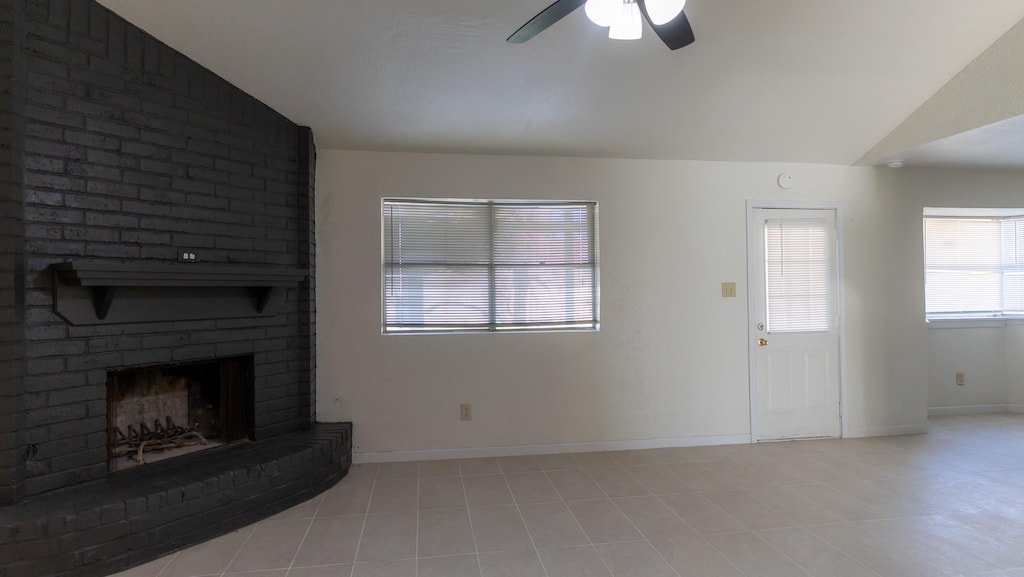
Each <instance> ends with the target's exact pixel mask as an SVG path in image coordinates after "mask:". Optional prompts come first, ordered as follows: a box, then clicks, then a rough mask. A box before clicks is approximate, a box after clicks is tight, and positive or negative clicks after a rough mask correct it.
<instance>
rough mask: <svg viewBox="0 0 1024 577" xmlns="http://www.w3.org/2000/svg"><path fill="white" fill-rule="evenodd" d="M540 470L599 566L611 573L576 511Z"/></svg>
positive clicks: (581, 469) (573, 459)
mask: <svg viewBox="0 0 1024 577" xmlns="http://www.w3.org/2000/svg"><path fill="white" fill-rule="evenodd" d="M569 458H570V459H572V462H573V463H576V466H577V467H579V471H580V472H583V467H582V466H580V464H579V462H578V461H577V460H576V458H575V457H573V456H572V455H569ZM569 470H571V469H569ZM541 472H542V473H544V478H545V479H547V482H548V484H550V485H551V488H552V489H554V490H555V494H556V495H558V502H559V503H561V504H562V506H563V507H565V510H566V511H568V512H569V516H570V517H572V520H573V521H575V522H576V526H577V527H579V529H580V533H583V536H584V537H585V538H586V539H587V543H589V547H590V550H591V551H593V552H594V554H595V555H597V558H598V560H599V561H601V566H602V567H604V570H605V571H607V572H608V574H609V575H612V568H611V567H609V566H608V563H607V562H606V561H605V560H604V557H602V556H601V553H600V552H599V551H598V550H597V546H596V545H594V541H593V540H592V539H591V538H590V535H587V532H586V531H585V530H584V529H583V525H581V524H580V520H579V519H577V518H576V513H573V512H572V509H570V508H569V503H567V502H566V500H565V497H563V496H562V494H561V493H560V492H559V491H558V487H555V484H554V483H552V482H551V478H550V477H548V472H547V471H541ZM588 477H589V475H588ZM598 488H600V487H598ZM527 531H529V529H527ZM607 544H608V543H605V545H607ZM539 555H540V553H538V556H539Z"/></svg>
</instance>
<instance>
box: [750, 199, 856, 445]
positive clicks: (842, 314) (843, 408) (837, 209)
mask: <svg viewBox="0 0 1024 577" xmlns="http://www.w3.org/2000/svg"><path fill="white" fill-rule="evenodd" d="M759 208H766V209H772V208H775V209H791V210H831V211H832V212H833V213H835V222H836V239H835V242H836V246H835V252H836V279H835V281H836V317H837V320H836V323H837V326H836V330H837V331H838V333H839V334H838V346H839V367H838V368H839V375H838V376H839V427H840V429H839V430H840V433H839V434H840V438H845V437H848V436H849V435H850V430H849V418H848V416H847V409H848V407H849V403H847V394H846V389H847V387H846V306H845V299H844V295H843V293H844V290H843V278H844V275H843V250H842V248H843V228H842V223H843V220H842V215H843V207H842V205H841V204H839V203H838V202H806V201H797V200H762V199H757V200H753V199H748V200H747V229H746V236H747V331H746V337H747V379H748V386H749V387H750V442H751V443H757V442H759V441H758V438H757V371H756V366H755V359H754V354H755V353H756V351H757V349H756V345H755V344H754V340H755V339H754V331H755V330H756V327H755V326H754V319H753V315H754V306H755V303H754V294H755V291H754V285H753V283H754V279H755V278H756V276H757V273H756V271H755V270H754V261H753V259H752V258H751V257H752V256H754V255H753V253H754V247H753V239H752V238H750V229H751V225H752V224H753V222H754V210H755V209H759Z"/></svg>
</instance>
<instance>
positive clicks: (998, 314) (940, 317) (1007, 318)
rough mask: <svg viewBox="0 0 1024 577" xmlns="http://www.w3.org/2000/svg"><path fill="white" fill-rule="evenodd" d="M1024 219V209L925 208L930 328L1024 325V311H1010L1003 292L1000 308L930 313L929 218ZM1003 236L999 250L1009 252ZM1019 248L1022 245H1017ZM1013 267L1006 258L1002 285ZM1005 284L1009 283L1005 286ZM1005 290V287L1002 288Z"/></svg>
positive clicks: (927, 319) (1001, 270)
mask: <svg viewBox="0 0 1024 577" xmlns="http://www.w3.org/2000/svg"><path fill="white" fill-rule="evenodd" d="M1022 218H1024V208H947V207H941V208H934V207H925V208H924V210H923V215H922V219H921V231H922V249H923V256H924V258H923V259H922V260H923V265H924V266H923V268H924V271H923V272H924V282H925V303H924V305H925V323H926V324H927V325H928V326H929V327H930V328H973V327H994V326H1005V325H1007V324H1024V311H1020V312H1012V311H1007V310H1006V304H1007V301H1006V296H1005V294H1003V293H1002V292H1001V293H1000V305H1001V306H1002V310H1000V311H973V312H970V311H969V312H930V311H929V310H928V299H927V286H928V275H929V270H930V269H929V262H928V234H927V229H928V221H929V220H940V219H947V220H993V221H1007V220H1020V219H1022ZM1003 242H1004V240H1003V236H1002V235H1001V236H1000V244H999V247H998V250H999V252H1000V253H1003V254H1005V252H1004V251H1005V245H1004V244H1003ZM1017 248H1018V249H1019V248H1021V247H1017ZM1008 269H1009V267H1008V265H1007V263H1006V262H1005V261H1003V262H1001V263H1000V265H999V274H1000V284H1001V285H1003V281H1002V275H1004V274H1005V273H1006V271H1007V270H1008ZM1003 286H1005V285H1003ZM1000 290H1002V288H1001V289H1000Z"/></svg>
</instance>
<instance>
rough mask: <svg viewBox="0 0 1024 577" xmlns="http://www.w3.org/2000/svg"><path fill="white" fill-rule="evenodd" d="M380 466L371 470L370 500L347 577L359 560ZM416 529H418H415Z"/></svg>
mask: <svg viewBox="0 0 1024 577" xmlns="http://www.w3.org/2000/svg"><path fill="white" fill-rule="evenodd" d="M379 471H380V465H377V468H375V469H374V470H373V485H371V486H370V498H369V499H367V500H366V514H364V515H363V526H362V528H360V529H359V541H357V542H356V551H355V553H353V554H352V569H350V570H349V572H348V575H349V577H353V576H354V575H355V573H356V561H357V560H358V559H359V547H360V546H361V545H362V544H363V533H364V532H366V520H367V519H368V518H369V517H370V504H371V503H373V494H374V493H375V492H376V491H377V473H378V472H379ZM417 529H418V528H417Z"/></svg>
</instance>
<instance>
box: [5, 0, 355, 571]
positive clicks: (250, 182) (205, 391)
mask: <svg viewBox="0 0 1024 577" xmlns="http://www.w3.org/2000/svg"><path fill="white" fill-rule="evenodd" d="M0 46H2V49H0V208H2V211H0V576H2V577H14V576H21V575H26V576H28V575H104V574H106V573H108V572H112V571H114V570H118V569H123V568H126V567H128V566H129V565H131V564H136V563H139V562H142V561H145V560H147V559H149V558H152V557H153V556H155V555H158V554H161V553H165V552H168V551H171V550H174V549H176V548H179V547H183V546H186V545H188V544H191V543H193V542H195V541H197V540H200V539H204V538H209V537H212V536H214V535H216V534H218V533H223V532H225V531H228V530H231V529H232V528H234V527H237V526H238V525H240V524H244V523H248V522H251V521H253V520H255V519H258V518H259V517H260V516H262V515H266V514H269V513H272V512H274V511H276V510H280V509H281V508H283V507H286V506H288V505H290V504H292V503H294V502H297V501H298V500H301V499H303V498H307V497H308V496H310V495H312V494H314V493H315V492H317V491H319V490H322V489H324V488H326V487H328V486H330V485H331V484H333V483H334V482H336V481H337V480H338V479H339V478H341V476H343V475H344V474H345V472H346V471H347V468H348V463H349V462H350V458H351V428H350V426H348V425H344V424H342V425H326V424H317V423H316V415H315V404H316V403H315V389H314V383H315V361H314V359H315V334H316V325H315V285H316V283H315V278H316V271H315V266H314V264H315V263H314V261H315V258H314V257H315V240H314V238H313V228H314V227H313V200H314V190H313V182H314V169H315V163H316V160H315V157H316V153H315V147H314V145H313V137H312V134H311V133H310V131H309V130H308V129H307V128H304V127H300V126H297V125H296V124H294V123H292V122H291V121H289V120H288V119H287V118H285V117H283V116H281V115H280V114H278V113H276V112H275V111H273V110H271V109H270V108H268V107H267V106H265V105H264V104H262V103H261V102H259V101H257V100H256V99H254V98H253V97H251V96H249V95H247V94H246V93H244V92H242V91H241V90H239V89H237V88H235V87H234V86H232V85H230V84H229V83H227V82H226V81H224V80H223V79H221V78H220V77H218V76H216V75H215V74H213V73H212V72H210V71H209V70H206V69H205V68H203V67H202V66H200V65H198V64H196V63H195V62H192V61H191V60H189V59H188V58H186V57H185V56H183V55H181V54H180V53H178V52H176V51H174V50H173V49H171V48H170V47H168V46H166V45H164V44H162V43H161V42H159V41H158V40H156V39H154V38H153V37H151V36H149V35H148V34H146V33H145V32H144V31H142V30H140V29H138V28H135V27H134V26H132V25H131V24H129V23H127V22H126V21H124V20H123V19H121V18H120V17H118V16H116V15H114V14H112V13H111V12H109V11H108V10H106V9H105V8H103V7H102V6H100V5H99V4H98V3H96V2H95V1H93V0H0ZM214 375H216V376H217V378H216V379H215V381H216V383H215V384H210V383H212V382H213V381H212V380H211V379H213V376H214ZM148 378H153V379H156V381H155V382H156V384H153V383H149V382H147V383H143V382H144V381H145V380H146V379H148ZM161 379H162V380H161ZM143 393H152V394H153V396H154V397H160V399H161V400H160V401H155V400H154V401H153V402H151V403H150V406H148V407H147V406H145V403H144V402H143V401H141V400H140V395H143ZM192 397H194V398H192ZM190 398H191V401H190ZM190 402H191V404H190ZM153 403H155V405H154V404H153ZM160 403H164V404H163V405H161V404H160ZM133 411H134V412H133ZM182 411H184V412H182ZM172 412H173V414H172ZM129 413H131V414H132V416H131V417H130V418H129V417H125V415H127V414H129ZM122 417H124V418H122ZM119 419H120V420H119ZM126 419H127V420H126ZM133 421H137V424H136V423H134V422H133ZM130 423H131V428H132V429H133V430H134V437H133V433H132V432H130V431H129V430H128V429H129V424H130ZM143 425H145V428H146V429H147V430H148V434H149V435H150V437H145V438H144V436H143V432H142V430H141V429H142V428H143ZM172 426H173V427H183V428H185V429H189V430H194V431H195V432H197V433H198V434H199V435H200V436H202V437H203V438H204V439H205V438H206V436H207V433H210V434H209V436H210V439H208V440H207V441H208V443H207V444H209V441H214V442H215V445H214V446H212V447H209V446H205V445H204V446H203V447H200V448H203V449H204V450H202V451H198V452H196V451H195V450H194V449H188V450H183V451H178V454H180V456H174V457H173V458H164V457H166V456H168V455H165V453H169V452H174V451H172V449H175V448H176V447H172V445H175V444H176V442H177V441H175V440H168V439H171V437H175V438H176V436H175V435H169V436H167V437H166V438H164V439H163V440H161V439H162V438H161V437H160V435H163V434H165V433H167V431H166V430H167V429H169V428H171V427H172ZM156 429H161V430H163V432H162V433H159V434H158V433H157V432H156V431H155V430H156ZM204 431H205V433H204ZM178 432H179V433H182V434H181V435H178V436H181V437H186V436H188V435H185V434H184V433H187V432H188V431H187V430H183V431H178ZM119 435H120V436H121V437H124V439H121V437H119ZM154 435H155V436H154ZM189 438H192V439H194V438H196V437H195V436H194V435H193V436H191V437H189ZM132 439H134V440H132ZM147 439H148V440H147ZM180 440H181V442H182V443H183V447H193V446H194V445H191V444H186V441H187V439H184V438H182V439H180ZM119 441H123V442H119ZM158 442H159V443H163V444H162V445H160V447H158V449H159V450H158V449H153V450H151V451H148V452H147V451H145V447H143V451H142V452H138V451H137V450H138V448H139V446H140V445H153V444H155V443H158ZM151 448H152V447H151ZM131 449H135V450H136V458H135V464H137V462H138V461H139V460H144V461H146V464H145V465H143V466H124V465H125V463H126V461H127V460H130V453H131ZM158 453H159V455H158ZM184 453H187V454H184ZM147 457H151V458H147ZM115 462H116V463H115ZM211 514H212V515H213V516H214V517H215V518H216V519H217V521H216V522H215V523H210V522H209V518H210V517H209V516H210V515H211ZM204 515H205V516H207V522H206V523H205V524H204V523H203V522H202V518H203V516H204Z"/></svg>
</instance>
